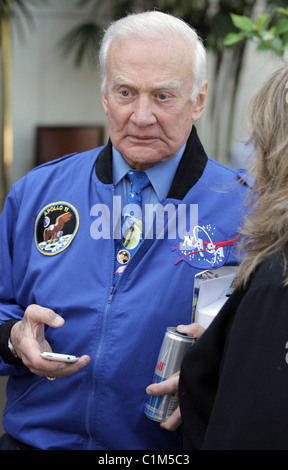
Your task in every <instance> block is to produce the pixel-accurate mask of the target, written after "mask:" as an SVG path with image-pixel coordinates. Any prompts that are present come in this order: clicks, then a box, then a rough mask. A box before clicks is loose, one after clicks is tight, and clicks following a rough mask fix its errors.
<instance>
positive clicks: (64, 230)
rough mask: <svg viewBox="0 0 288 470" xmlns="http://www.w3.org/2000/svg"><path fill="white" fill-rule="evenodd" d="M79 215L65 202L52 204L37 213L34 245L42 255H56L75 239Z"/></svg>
mask: <svg viewBox="0 0 288 470" xmlns="http://www.w3.org/2000/svg"><path fill="white" fill-rule="evenodd" d="M78 227H79V215H78V212H77V210H76V209H75V207H73V206H72V205H71V204H68V203H67V202H62V201H61V202H53V203H52V204H48V205H47V206H45V207H44V208H43V209H41V211H40V212H39V214H38V216H37V218H36V222H35V230H34V238H35V243H36V246H37V248H38V250H39V251H40V253H42V254H43V255H48V256H51V255H56V254H57V253H60V252H61V251H63V250H65V249H66V248H67V247H68V246H69V245H70V243H71V242H72V240H73V238H74V237H75V235H76V233H77V230H78Z"/></svg>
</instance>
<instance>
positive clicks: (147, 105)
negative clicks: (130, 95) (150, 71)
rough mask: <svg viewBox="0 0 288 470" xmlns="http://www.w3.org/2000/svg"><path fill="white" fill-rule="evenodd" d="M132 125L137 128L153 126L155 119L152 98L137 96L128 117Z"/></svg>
mask: <svg viewBox="0 0 288 470" xmlns="http://www.w3.org/2000/svg"><path fill="white" fill-rule="evenodd" d="M130 119H131V121H132V122H133V124H136V125H137V126H139V127H146V126H151V125H152V124H155V123H156V121H157V119H156V116H155V114H154V106H153V102H152V98H150V97H149V96H146V95H144V96H139V97H138V98H137V100H135V102H134V109H133V113H132V114H131V117H130Z"/></svg>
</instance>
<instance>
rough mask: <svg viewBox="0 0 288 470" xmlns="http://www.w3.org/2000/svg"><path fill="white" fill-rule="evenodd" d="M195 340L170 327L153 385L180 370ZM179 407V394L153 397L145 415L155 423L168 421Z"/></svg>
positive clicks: (161, 350)
mask: <svg viewBox="0 0 288 470" xmlns="http://www.w3.org/2000/svg"><path fill="white" fill-rule="evenodd" d="M194 343H195V338H192V337H191V336H186V335H185V334H183V333H180V332H179V331H176V328H174V327H169V328H167V331H166V333H165V336H164V339H163V342H162V346H161V349H160V352H159V356H158V360H157V364H156V367H155V372H154V376H153V380H152V382H153V383H159V382H163V381H164V380H167V379H168V378H169V377H171V375H173V374H175V372H177V371H179V370H180V367H181V362H182V359H183V357H184V355H185V354H186V352H187V351H188V350H189V348H190V347H191V345H192V344H194ZM177 406H178V393H176V394H174V395H163V396H161V397H156V396H153V395H151V396H150V397H149V400H148V401H147V403H146V406H145V414H146V416H148V418H150V419H153V420H154V421H163V420H164V419H167V418H168V417H169V416H170V415H171V414H172V413H173V411H174V410H175V409H176V408H177Z"/></svg>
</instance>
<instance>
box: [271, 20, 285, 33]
mask: <svg viewBox="0 0 288 470" xmlns="http://www.w3.org/2000/svg"><path fill="white" fill-rule="evenodd" d="M287 32H288V19H287V20H286V19H285V20H281V21H278V23H277V24H276V25H275V28H274V33H275V35H276V36H278V35H279V36H280V35H281V34H284V33H287Z"/></svg>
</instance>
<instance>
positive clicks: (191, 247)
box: [173, 220, 238, 269]
mask: <svg viewBox="0 0 288 470" xmlns="http://www.w3.org/2000/svg"><path fill="white" fill-rule="evenodd" d="M237 239H238V237H237V238H234V239H231V240H229V238H228V237H227V235H226V234H225V233H224V232H223V230H221V229H220V228H219V227H217V226H216V225H215V224H213V223H210V222H207V221H203V220H202V221H201V220H199V221H198V225H197V226H195V227H194V228H193V234H192V236H185V237H184V239H182V241H181V243H180V244H179V245H177V246H176V247H174V248H173V250H174V251H176V253H177V255H178V256H177V259H176V261H175V263H178V262H179V261H182V260H183V261H185V262H186V263H188V264H190V265H191V266H193V267H195V268H200V269H211V268H219V267H220V266H223V264H224V263H225V261H226V259H227V257H228V254H229V249H230V246H231V245H233V244H234V243H235V242H236V241H237Z"/></svg>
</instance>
